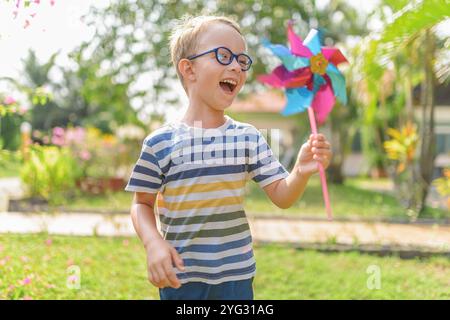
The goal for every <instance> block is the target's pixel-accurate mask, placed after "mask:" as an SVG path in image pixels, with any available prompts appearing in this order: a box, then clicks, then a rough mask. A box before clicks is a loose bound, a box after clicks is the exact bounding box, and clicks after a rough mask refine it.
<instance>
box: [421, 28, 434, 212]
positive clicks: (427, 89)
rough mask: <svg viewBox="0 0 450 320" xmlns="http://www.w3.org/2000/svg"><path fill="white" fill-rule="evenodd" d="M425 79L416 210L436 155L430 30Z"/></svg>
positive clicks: (422, 90) (429, 178)
mask: <svg viewBox="0 0 450 320" xmlns="http://www.w3.org/2000/svg"><path fill="white" fill-rule="evenodd" d="M424 42H425V59H424V72H425V80H424V81H423V85H422V88H421V99H422V101H421V104H422V126H421V146H420V158H419V174H418V177H417V183H418V188H419V194H418V197H419V199H417V200H418V203H417V205H418V207H417V209H418V212H419V214H420V213H421V212H423V209H424V208H425V201H426V198H427V195H428V190H429V187H430V184H431V180H432V178H433V169H434V160H435V157H436V154H435V153H436V135H435V132H434V71H433V60H434V40H433V35H432V34H431V31H430V30H426V32H425V41H424Z"/></svg>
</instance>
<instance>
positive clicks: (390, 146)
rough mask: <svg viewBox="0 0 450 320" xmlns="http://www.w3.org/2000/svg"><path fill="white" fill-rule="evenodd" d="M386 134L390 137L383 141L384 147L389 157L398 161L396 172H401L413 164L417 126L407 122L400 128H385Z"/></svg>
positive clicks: (417, 140) (417, 137) (417, 139)
mask: <svg viewBox="0 0 450 320" xmlns="http://www.w3.org/2000/svg"><path fill="white" fill-rule="evenodd" d="M387 134H388V135H389V136H391V137H392V139H391V140H388V141H386V142H384V148H385V150H386V152H387V154H388V157H389V159H392V160H395V161H397V162H398V165H397V173H402V172H403V171H405V169H406V167H408V166H410V165H412V164H413V161H414V160H415V158H416V156H415V155H416V150H417V144H418V142H419V136H418V134H417V128H416V126H415V125H414V124H412V123H410V122H409V123H407V124H406V126H405V127H403V128H402V129H401V130H397V129H393V128H389V129H387Z"/></svg>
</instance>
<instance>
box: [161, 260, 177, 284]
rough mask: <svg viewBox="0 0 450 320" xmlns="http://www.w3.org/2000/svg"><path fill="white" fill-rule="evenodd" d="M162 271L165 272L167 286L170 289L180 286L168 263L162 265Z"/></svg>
mask: <svg viewBox="0 0 450 320" xmlns="http://www.w3.org/2000/svg"><path fill="white" fill-rule="evenodd" d="M164 270H165V271H166V277H167V279H168V280H169V284H170V286H171V287H172V288H179V287H180V286H181V283H180V280H178V278H177V276H176V275H175V272H173V267H172V264H171V263H170V262H167V263H166V264H164Z"/></svg>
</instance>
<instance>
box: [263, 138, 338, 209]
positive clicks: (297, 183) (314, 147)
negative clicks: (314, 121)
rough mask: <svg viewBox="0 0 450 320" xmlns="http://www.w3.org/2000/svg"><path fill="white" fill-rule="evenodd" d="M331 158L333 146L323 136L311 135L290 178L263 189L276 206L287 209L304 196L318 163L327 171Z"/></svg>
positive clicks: (299, 154) (316, 170) (300, 152)
mask: <svg viewBox="0 0 450 320" xmlns="http://www.w3.org/2000/svg"><path fill="white" fill-rule="evenodd" d="M331 157H332V152H331V145H330V143H329V142H328V141H327V139H326V137H325V136H324V135H323V134H318V135H316V136H314V135H310V137H309V139H308V141H307V142H305V143H304V144H303V145H302V147H301V149H300V151H299V153H298V157H297V161H296V163H295V165H294V168H293V170H292V172H291V173H290V174H289V176H288V177H287V178H285V179H280V180H277V181H274V182H272V183H271V184H269V185H267V186H265V187H264V188H263V189H264V191H265V192H266V194H267V195H268V196H269V198H270V199H271V200H272V202H273V203H274V204H275V205H277V206H278V207H280V208H282V209H287V208H289V207H291V206H292V205H293V204H294V202H295V201H296V200H297V199H298V198H299V197H300V196H301V195H302V194H303V192H304V191H305V188H306V185H307V183H308V180H309V178H310V177H311V176H312V175H313V174H314V173H316V172H318V163H319V162H320V163H321V164H322V166H323V168H324V169H326V168H328V166H329V165H330V161H331Z"/></svg>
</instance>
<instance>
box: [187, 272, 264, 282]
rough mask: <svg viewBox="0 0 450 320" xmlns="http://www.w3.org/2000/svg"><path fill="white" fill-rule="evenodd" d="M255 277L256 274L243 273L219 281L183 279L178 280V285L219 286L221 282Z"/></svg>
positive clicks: (197, 278) (193, 278)
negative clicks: (192, 283) (200, 283)
mask: <svg viewBox="0 0 450 320" xmlns="http://www.w3.org/2000/svg"><path fill="white" fill-rule="evenodd" d="M255 275H256V272H255V271H253V272H251V273H245V274H242V275H237V276H236V275H232V276H227V277H223V278H220V279H214V280H212V279H206V278H199V277H191V278H185V279H180V283H181V284H185V283H188V282H194V281H195V282H203V283H207V284H221V283H223V282H226V281H238V280H247V279H250V278H252V277H254V276H255Z"/></svg>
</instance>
